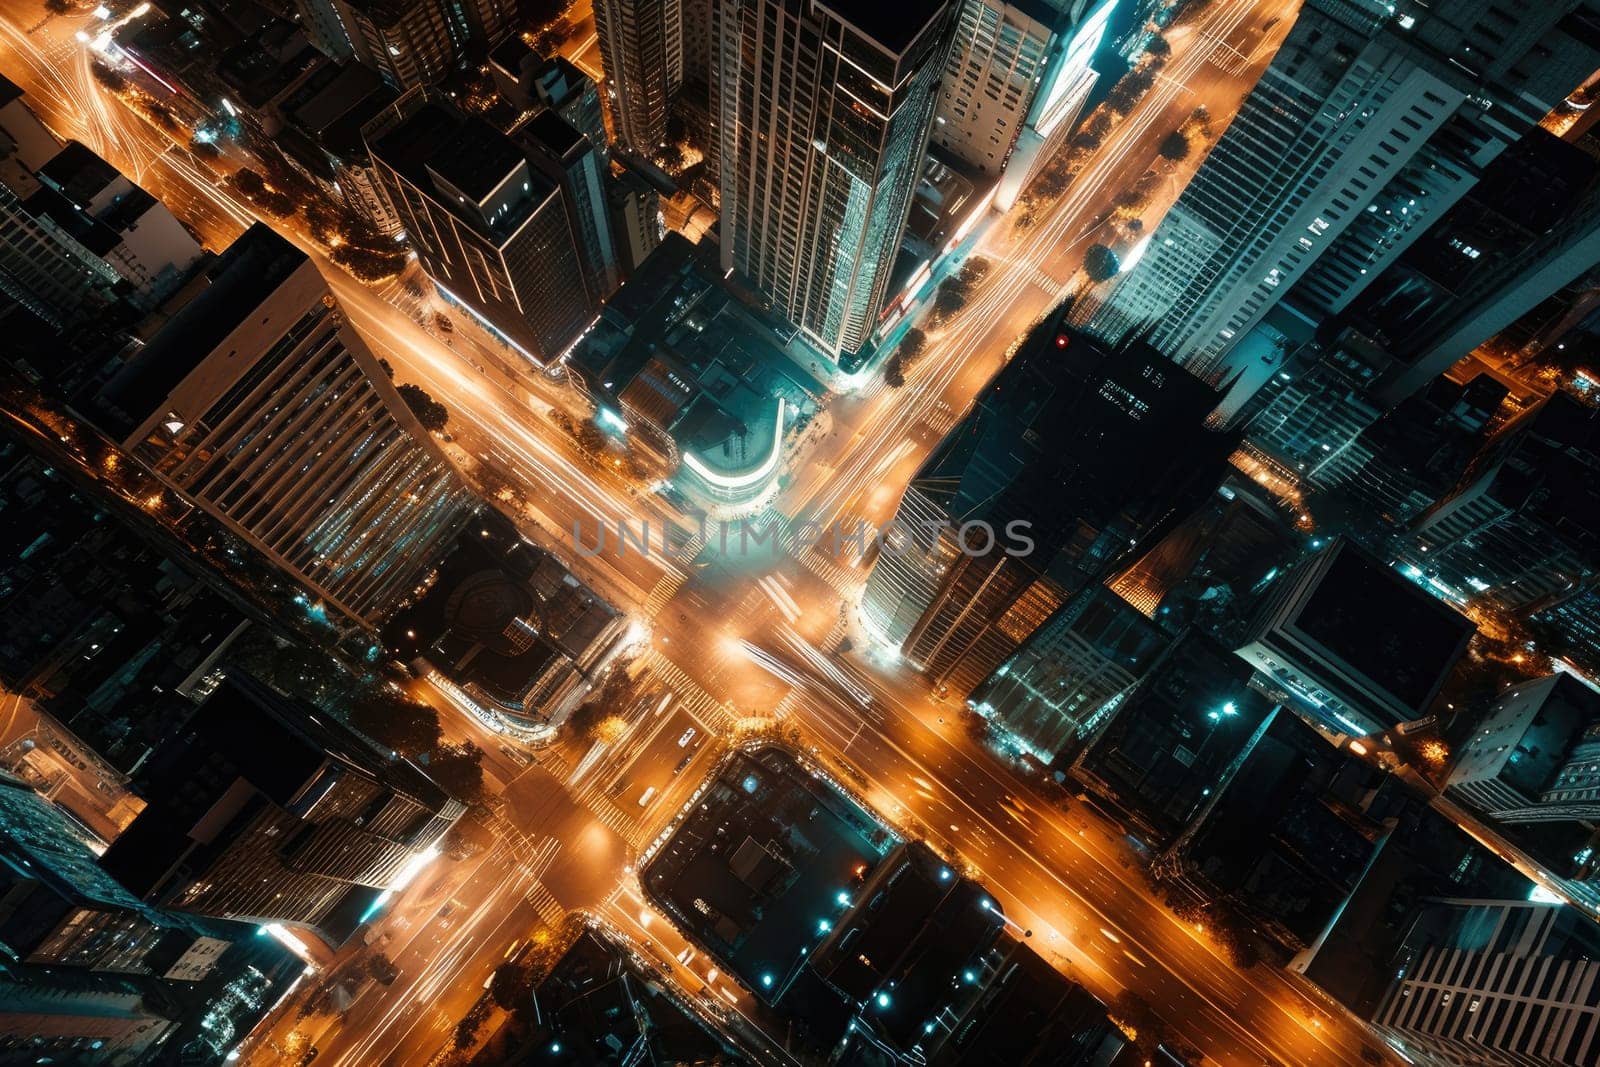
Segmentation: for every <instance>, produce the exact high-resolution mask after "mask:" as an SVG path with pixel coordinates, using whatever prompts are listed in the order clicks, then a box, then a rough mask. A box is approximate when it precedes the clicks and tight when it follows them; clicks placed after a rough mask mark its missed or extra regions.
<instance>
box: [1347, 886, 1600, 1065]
mask: <svg viewBox="0 0 1600 1067" xmlns="http://www.w3.org/2000/svg"><path fill="white" fill-rule="evenodd" d="M1394 974H1395V978H1394V981H1393V983H1392V984H1391V985H1390V987H1389V991H1388V993H1387V994H1385V996H1384V998H1383V1002H1382V1003H1381V1004H1380V1005H1379V1006H1378V1010H1377V1013H1376V1014H1375V1015H1374V1016H1373V1018H1372V1022H1373V1025H1374V1026H1375V1027H1376V1028H1377V1029H1378V1030H1379V1031H1380V1032H1381V1033H1383V1034H1385V1035H1386V1036H1387V1037H1388V1038H1389V1039H1390V1040H1391V1041H1392V1042H1394V1043H1395V1044H1396V1045H1398V1046H1399V1047H1400V1048H1401V1049H1402V1050H1403V1051H1404V1052H1405V1053H1406V1057H1407V1058H1408V1059H1409V1060H1411V1061H1412V1062H1414V1063H1428V1064H1440V1065H1445V1064H1448V1065H1452V1067H1453V1065H1457V1064H1463V1065H1465V1064H1473V1065H1477V1064H1484V1065H1491V1067H1512V1065H1515V1064H1533V1063H1538V1064H1562V1065H1569V1064H1570V1065H1576V1064H1585V1063H1593V1062H1594V1061H1595V1056H1596V1054H1597V1053H1600V1007H1597V1006H1596V1003H1595V997H1594V991H1595V990H1596V989H1600V933H1597V931H1596V929H1595V927H1594V924H1593V923H1591V922H1590V921H1589V920H1588V919H1586V918H1585V917H1584V916H1583V914H1582V913H1581V912H1579V911H1577V910H1576V909H1575V908H1570V907H1567V906H1564V905H1561V904H1546V903H1535V902H1532V901H1481V900H1435V901H1430V902H1428V906H1426V907H1425V908H1424V909H1423V910H1422V911H1421V912H1420V913H1419V914H1418V916H1417V918H1416V920H1415V922H1413V924H1412V927H1411V930H1410V931H1409V932H1408V933H1407V935H1406V938H1405V941H1404V943H1403V944H1402V945H1401V948H1400V952H1399V954H1398V956H1397V957H1396V960H1395V970H1394Z"/></svg>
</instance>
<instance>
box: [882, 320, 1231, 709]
mask: <svg viewBox="0 0 1600 1067" xmlns="http://www.w3.org/2000/svg"><path fill="white" fill-rule="evenodd" d="M1067 313H1068V309H1067V308H1066V307H1063V308H1062V309H1060V310H1058V311H1057V312H1056V313H1055V314H1054V315H1053V316H1051V318H1050V319H1048V320H1046V321H1045V322H1044V323H1043V324H1041V325H1040V326H1038V327H1036V328H1035V330H1034V332H1033V333H1032V334H1030V335H1029V336H1028V338H1027V339H1026V340H1025V341H1024V342H1023V344H1022V347H1021V348H1020V349H1019V350H1018V352H1017V355H1016V357H1015V358H1013V359H1012V361H1011V362H1010V363H1009V364H1007V365H1006V367H1005V369H1003V370H1002V371H1001V372H1000V373H999V374H998V375H997V376H996V377H995V379H994V381H993V382H991V383H990V385H989V387H988V389H987V390H985V392H984V393H983V395H982V396H980V397H979V398H978V400H977V402H976V404H975V405H974V407H973V409H972V411H971V412H970V413H969V414H968V415H967V416H966V418H964V419H963V420H962V421H961V422H960V423H959V424H957V426H956V427H955V428H954V429H953V430H952V431H951V432H950V434H949V435H948V436H947V437H946V438H945V440H944V441H943V443H941V444H940V446H939V447H938V448H937V449H936V450H935V451H934V452H933V454H932V455H930V456H929V457H928V459H927V461H926V462H924V463H923V465H922V467H921V468H920V469H919V470H918V471H917V474H916V476H915V477H914V478H913V479H912V480H911V484H910V485H909V486H908V487H907V489H906V491H905V494H904V495H903V496H902V498H901V500H900V505H899V508H898V509H897V510H896V512H895V521H894V523H893V524H892V526H890V527H887V528H886V529H887V530H888V533H887V536H886V539H885V540H884V541H883V543H882V544H881V545H880V546H879V549H878V557H877V559H876V561H875V562H874V564H873V568H872V573H871V575H870V576H869V578H868V580H867V587H866V592H865V594H864V596H863V598H862V604H861V613H862V618H863V621H864V622H865V623H866V625H867V628H868V630H869V631H870V632H872V633H873V634H874V636H875V637H877V638H878V639H879V640H881V641H883V642H884V643H886V644H892V645H894V646H895V647H896V648H898V649H899V650H900V651H901V653H902V654H903V655H904V656H905V657H906V658H907V659H908V660H910V661H911V662H912V663H914V664H916V665H917V666H918V667H920V668H921V669H922V670H923V671H925V672H926V673H927V674H928V675H929V676H930V677H931V678H932V679H933V680H934V681H935V682H936V683H937V684H939V685H944V686H948V687H949V688H950V690H951V692H952V693H956V694H958V695H960V696H966V695H967V694H968V693H970V692H971V691H972V690H973V689H974V688H975V687H976V686H977V685H978V683H979V682H982V681H983V680H984V679H986V678H988V677H989V676H990V675H991V674H992V673H993V672H994V671H995V670H996V668H998V667H999V666H1000V665H1001V664H1002V663H1003V662H1005V661H1006V660H1007V659H1008V658H1009V657H1010V656H1011V655H1012V653H1014V652H1016V650H1017V648H1018V647H1019V646H1020V645H1021V644H1022V643H1023V642H1024V641H1026V640H1027V639H1028V638H1029V637H1030V635H1032V634H1033V633H1034V632H1035V631H1036V630H1038V629H1039V627H1040V626H1041V625H1043V624H1044V623H1045V621H1046V620H1047V619H1049V618H1050V617H1051V616H1052V615H1053V613H1055V612H1056V611H1057V609H1059V608H1061V607H1062V606H1063V605H1064V604H1066V603H1067V601H1068V600H1069V599H1070V598H1071V597H1073V596H1076V595H1077V594H1079V593H1081V592H1082V591H1083V590H1085V589H1087V588H1088V587H1090V586H1092V585H1095V584H1097V583H1100V582H1103V581H1104V580H1105V579H1106V578H1107V577H1108V576H1109V575H1110V574H1111V573H1113V572H1114V571H1115V570H1117V569H1119V568H1120V567H1122V566H1126V565H1127V564H1128V563H1130V562H1132V561H1133V560H1135V559H1138V558H1139V557H1140V556H1142V555H1143V554H1144V552H1146V551H1147V550H1148V549H1149V548H1150V546H1152V545H1153V544H1155V543H1156V541H1158V540H1159V539H1160V538H1161V537H1162V536H1163V535H1164V534H1165V533H1166V532H1167V530H1168V529H1170V528H1171V527H1172V526H1173V525H1174V524H1176V523H1177V522H1179V521H1180V520H1181V519H1183V518H1184V517H1185V516H1187V515H1188V514H1190V513H1191V512H1192V511H1194V509H1195V508H1197V507H1199V506H1200V504H1202V503H1203V502H1204V501H1205V500H1206V499H1207V498H1208V497H1209V496H1210V495H1211V493H1212V492H1214V491H1215V489H1216V487H1217V483H1218V482H1220V481H1221V480H1222V475H1223V471H1224V469H1225V465H1226V460H1227V456H1228V455H1229V453H1231V452H1232V451H1233V446H1234V442H1235V440H1236V438H1235V436H1234V435H1232V434H1229V433H1220V432H1215V431H1213V430H1210V429H1208V428H1207V425H1206V419H1207V417H1208V416H1209V415H1210V413H1211V411H1212V409H1213V408H1214V407H1215V406H1216V403H1217V400H1218V399H1219V396H1218V394H1217V392H1216V391H1215V390H1213V389H1211V388H1210V387H1209V386H1207V385H1206V384H1205V383H1204V382H1202V381H1200V380H1198V379H1197V378H1195V377H1194V376H1193V375H1191V374H1188V373H1187V372H1185V371H1184V370H1183V369H1182V368H1179V367H1175V366H1173V365H1172V363H1171V362H1170V361H1169V360H1167V359H1166V358H1165V357H1164V356H1162V355H1161V354H1160V353H1159V352H1156V351H1154V350H1153V349H1151V348H1150V347H1149V346H1148V345H1142V344H1138V343H1134V344H1129V345H1124V346H1121V347H1113V346H1111V345H1109V344H1105V343H1103V342H1100V341H1098V340H1097V339H1095V338H1093V337H1091V336H1089V335H1087V334H1083V333H1079V332H1077V331H1073V330H1070V329H1068V328H1067V327H1065V326H1064V325H1062V323H1063V321H1064V318H1065V316H1066V315H1067ZM985 531H992V534H993V536H992V537H991V536H990V535H989V534H988V533H986V532H985ZM1019 534H1020V535H1021V536H1018V535H1019Z"/></svg>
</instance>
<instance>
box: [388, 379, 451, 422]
mask: <svg viewBox="0 0 1600 1067" xmlns="http://www.w3.org/2000/svg"><path fill="white" fill-rule="evenodd" d="M396 391H397V392H399V394H400V399H401V400H404V401H405V402H406V407H408V408H410V409H411V413H412V414H413V415H415V416H416V417H417V421H418V422H420V423H422V428H423V429H424V430H432V431H435V432H437V431H440V430H443V429H444V427H445V423H447V422H449V421H450V412H449V411H448V410H447V409H446V408H445V406H444V405H443V404H441V403H439V402H438V401H437V400H435V399H434V398H433V397H431V396H429V395H428V392H427V391H426V390H425V389H423V388H422V386H420V385H413V384H412V383H410V382H405V383H404V384H402V385H400V386H399V387H398V388H397V390H396Z"/></svg>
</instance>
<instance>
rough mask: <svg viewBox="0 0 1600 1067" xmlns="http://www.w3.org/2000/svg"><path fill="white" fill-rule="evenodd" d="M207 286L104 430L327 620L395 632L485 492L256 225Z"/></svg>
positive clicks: (312, 269)
mask: <svg viewBox="0 0 1600 1067" xmlns="http://www.w3.org/2000/svg"><path fill="white" fill-rule="evenodd" d="M206 277H207V281H208V283H209V284H208V285H207V287H206V289H205V290H204V291H203V292H201V293H200V294H199V295H198V296H196V297H194V298H193V299H192V300H190V301H189V302H188V303H187V304H185V305H184V306H183V307H182V309H181V310H179V311H177V313H176V314H174V315H173V316H172V318H171V319H170V320H169V321H168V322H167V324H166V325H165V326H164V327H163V328H162V329H161V330H160V332H158V333H157V334H156V335H155V336H154V337H153V338H152V339H151V341H150V343H149V344H147V345H145V346H144V347H143V348H142V349H141V350H139V352H138V353H137V354H136V355H135V356H134V357H133V358H132V359H131V360H130V361H129V362H128V363H127V364H126V365H125V367H124V368H123V369H122V370H120V371H119V372H118V373H117V374H116V375H115V376H114V377H112V379H111V380H110V381H109V382H108V383H107V384H106V386H105V388H104V389H103V390H102V391H101V393H100V395H99V397H98V399H97V400H96V402H95V409H96V412H97V416H96V417H97V419H98V421H99V422H100V424H101V426H102V427H103V428H104V429H106V430H107V432H109V433H111V434H112V435H113V436H114V437H115V438H116V439H117V440H118V441H119V442H120V443H121V444H122V447H123V448H124V449H125V450H126V451H127V452H129V453H130V454H131V455H132V456H133V457H134V458H135V459H137V460H139V461H140V462H142V463H143V464H145V465H146V466H147V467H148V468H149V469H150V470H151V471H152V472H154V473H155V475H156V477H158V478H159V479H161V481H162V482H163V483H165V484H166V485H167V486H169V487H171V488H172V489H173V490H175V491H176V492H177V493H178V494H180V495H181V496H182V497H183V498H184V499H185V500H187V501H190V502H192V503H193V504H194V505H196V506H198V507H199V508H201V509H202V510H204V511H205V512H207V513H208V514H209V515H211V516H212V517H213V518H215V519H216V520H218V521H219V522H221V523H222V524H223V525H224V526H225V527H226V528H227V529H228V530H230V531H232V532H233V533H235V534H237V535H238V536H240V537H242V538H244V539H245V540H246V541H247V542H249V543H250V544H251V545H252V546H253V547H255V548H256V549H257V550H258V551H260V552H261V553H262V554H263V555H264V556H266V558H267V559H268V560H269V561H271V562H272V563H274V564H275V565H277V566H279V567H281V568H282V569H283V570H285V571H287V572H288V573H289V574H291V575H293V576H295V577H297V578H298V579H299V580H300V581H302V582H304V583H305V584H306V586H307V587H308V588H309V589H310V590H311V591H312V592H313V593H314V594H315V595H316V596H317V597H320V598H321V599H322V600H323V601H325V602H326V603H327V604H328V605H329V606H331V607H333V608H335V609H336V610H338V611H339V612H341V613H343V614H344V615H346V616H348V617H350V618H352V619H356V620H361V621H374V620H377V619H379V618H381V617H382V616H384V615H386V614H387V613H388V612H389V611H391V610H393V609H394V607H395V606H397V605H398V603H399V602H400V601H402V600H404V599H405V598H406V597H408V596H409V595H410V594H411V591H412V587H413V585H414V584H415V582H416V580H417V578H418V576H419V573H420V572H421V571H422V570H423V569H424V568H426V567H428V566H430V565H432V564H433V563H434V562H435V561H436V558H437V556H438V554H439V552H440V550H441V548H442V546H443V544H444V542H445V540H446V539H447V538H448V537H449V536H450V535H451V534H452V533H453V532H454V531H455V529H456V528H458V527H459V526H460V525H461V524H462V523H463V522H465V521H466V519H467V518H468V517H469V516H470V514H471V511H472V508H473V507H474V501H473V498H472V497H471V494H470V493H469V492H468V491H467V489H466V487H465V486H464V484H463V483H462V482H461V481H460V479H459V478H458V477H457V475H456V474H455V471H454V470H453V469H452V468H451V467H450V465H449V463H448V462H447V461H446V460H445V459H444V457H443V456H442V455H441V454H440V453H439V452H438V451H437V447H436V446H435V445H434V444H433V443H432V441H431V439H430V438H429V437H428V435H427V433H426V431H424V430H423V429H422V427H421V425H420V424H418V422H417V421H416V417H415V416H414V415H412V413H411V411H410V409H409V408H407V407H406V405H405V402H404V401H403V400H401V399H400V396H399V394H398V393H396V392H395V390H394V387H393V386H392V385H391V384H390V383H389V378H388V375H387V374H385V373H384V372H383V370H382V368H381V367H380V366H379V364H378V361H377V359H376V358H375V357H374V356H373V355H372V353H371V352H370V351H369V350H368V349H367V347H366V344H365V342H363V341H362V340H361V338H360V337H359V336H357V335H356V333H355V332H354V330H353V329H352V328H351V327H350V325H349V324H348V323H347V322H346V321H345V320H344V317H343V316H342V315H341V314H340V313H339V310H338V305H337V303H336V302H335V301H334V298H333V295H332V293H331V292H330V291H329V290H328V286H327V283H326V282H324V281H323V279H322V276H321V275H320V274H318V273H317V269H316V266H315V265H314V264H313V263H312V262H311V261H310V260H309V259H308V258H307V257H306V256H305V254H304V253H302V252H300V251H298V250H297V249H295V248H294V246H292V245H290V244H289V243H288V242H287V241H285V240H283V238H281V237H278V236H277V235H276V234H274V233H273V232H272V231H271V230H269V229H267V228H266V227H265V226H263V225H260V224H257V225H256V226H253V227H252V228H251V229H250V230H248V231H246V233H245V234H244V236H242V237H240V238H239V239H238V240H237V241H235V242H234V243H233V244H232V245H231V246H229V248H228V250H227V251H226V252H225V253H223V255H222V256H221V257H219V258H218V259H217V261H216V262H215V263H214V264H213V265H212V266H211V267H210V269H209V270H208V271H207V275H206Z"/></svg>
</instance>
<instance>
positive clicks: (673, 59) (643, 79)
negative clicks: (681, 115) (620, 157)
mask: <svg viewBox="0 0 1600 1067" xmlns="http://www.w3.org/2000/svg"><path fill="white" fill-rule="evenodd" d="M594 28H595V33H597V34H598V35H599V37H600V61H601V63H603V64H604V65H605V68H606V93H607V95H608V96H609V97H610V100H611V117H612V119H613V121H614V123H615V126H616V135H617V140H619V141H621V142H622V144H623V145H624V146H626V147H627V148H628V149H630V150H631V151H633V152H635V153H637V154H638V155H641V156H645V157H647V158H648V157H649V156H651V155H653V154H654V153H655V150H656V149H657V148H658V147H659V146H660V145H661V144H663V143H664V142H665V141H666V139H667V112H668V109H670V108H671V106H672V101H673V98H674V97H675V96H677V93H678V90H679V88H680V87H682V85H683V0H595V5H594Z"/></svg>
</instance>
